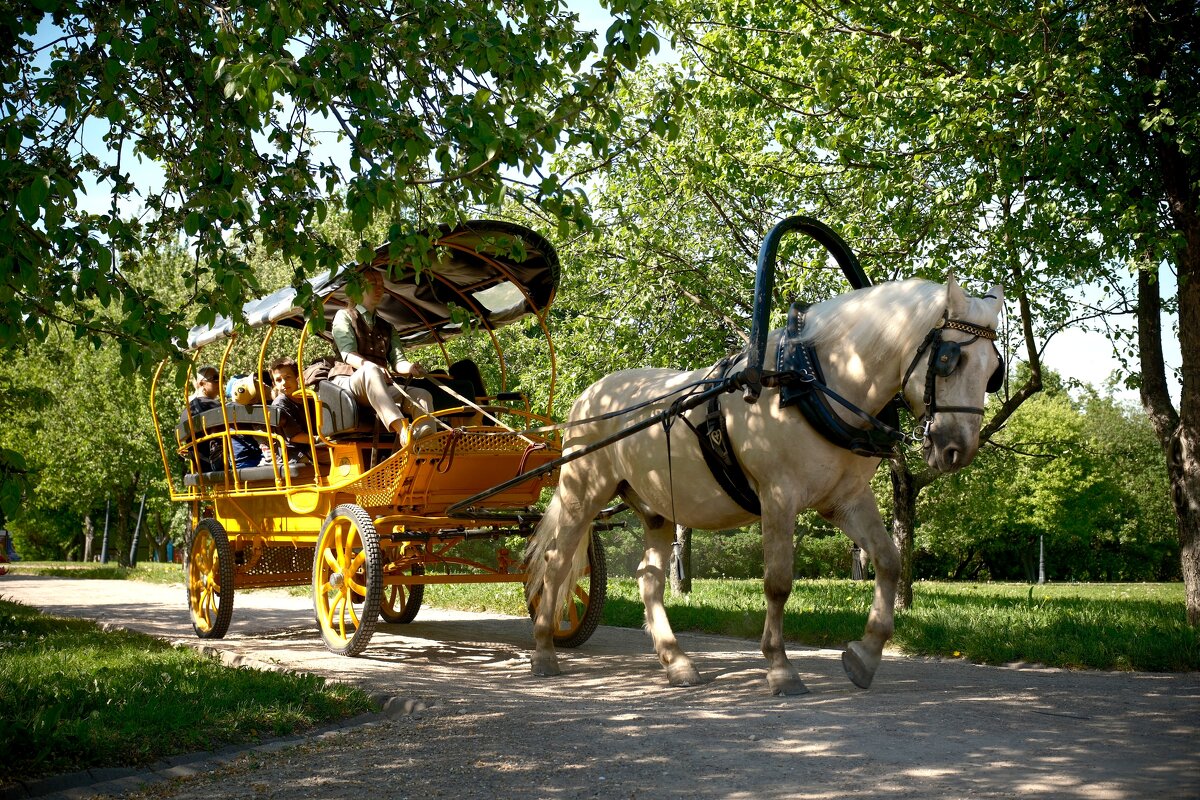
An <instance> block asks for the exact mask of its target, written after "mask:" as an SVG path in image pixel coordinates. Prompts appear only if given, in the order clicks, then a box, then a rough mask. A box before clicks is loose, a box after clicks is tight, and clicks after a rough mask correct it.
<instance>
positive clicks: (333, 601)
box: [313, 503, 383, 656]
mask: <svg viewBox="0 0 1200 800" xmlns="http://www.w3.org/2000/svg"><path fill="white" fill-rule="evenodd" d="M381 560H382V559H381V558H380V555H379V534H378V533H376V531H375V524H374V523H373V522H371V517H370V516H369V515H368V514H367V512H366V511H364V510H363V509H362V508H361V507H360V506H356V505H352V504H349V503H347V504H344V505H340V506H338V507H337V508H335V509H334V510H333V512H332V513H331V514H330V515H329V516H328V517H327V518H326V520H325V524H324V526H323V527H322V528H321V533H320V535H319V536H318V537H317V547H316V553H315V554H314V558H313V602H314V604H315V607H316V612H317V624H318V625H319V626H320V628H321V638H322V639H323V640H324V641H325V648H326V649H327V650H329V651H330V652H332V653H337V654H339V655H343V656H356V655H358V654H359V653H361V652H362V651H363V650H364V649H365V648H366V646H367V643H368V642H369V641H371V635H372V634H374V633H375V625H376V623H377V622H378V621H379V607H380V604H381V603H382V602H383V574H382V573H383V570H382V564H381Z"/></svg>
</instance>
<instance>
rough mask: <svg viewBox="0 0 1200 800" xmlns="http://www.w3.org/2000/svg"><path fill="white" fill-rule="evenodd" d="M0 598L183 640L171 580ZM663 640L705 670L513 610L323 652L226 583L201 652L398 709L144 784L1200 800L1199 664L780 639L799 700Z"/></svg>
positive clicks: (20, 592) (177, 591)
mask: <svg viewBox="0 0 1200 800" xmlns="http://www.w3.org/2000/svg"><path fill="white" fill-rule="evenodd" d="M0 596H3V597H5V598H7V599H11V600H16V601H18V602H23V603H26V604H29V605H33V606H37V607H39V608H42V609H45V610H46V611H48V612H51V613H55V614H59V615H65V616H79V617H88V618H92V619H96V620H101V621H105V622H108V623H113V624H118V625H122V626H126V627H129V628H132V629H135V630H140V631H144V632H147V633H151V634H154V635H158V636H162V637H165V638H167V639H171V640H175V641H180V642H187V643H190V644H193V645H195V644H197V643H198V640H196V639H195V638H194V637H193V636H192V632H191V626H190V623H189V622H188V618H187V611H186V606H185V601H184V596H183V589H182V588H181V587H180V586H158V585H150V584H143V583H135V582H125V581H70V580H64V579H53V578H35V577H28V576H21V575H9V576H6V577H4V578H2V579H0ZM679 638H680V641H681V644H682V645H683V647H684V648H685V649H687V650H688V651H689V652H691V653H692V654H693V655H694V656H695V657H696V661H697V664H698V666H699V668H700V670H701V672H702V673H703V674H704V675H705V677H706V678H707V679H708V680H709V682H708V683H706V684H705V685H703V686H700V687H696V688H692V689H670V688H668V687H667V685H666V681H665V678H664V675H663V673H662V670H661V669H660V668H659V667H658V665H657V662H656V660H655V658H654V656H653V653H652V651H651V648H650V643H649V639H648V637H647V636H646V634H645V633H643V632H642V631H636V630H627V629H618V628H608V627H601V628H600V629H599V630H598V631H597V632H596V634H595V635H594V636H593V638H592V639H591V640H590V641H589V642H587V643H586V644H585V645H584V646H583V647H581V648H579V649H577V650H575V651H563V652H562V653H560V658H561V659H562V663H563V668H564V674H563V675H562V676H561V677H559V678H556V679H549V680H543V679H535V678H533V677H532V676H531V675H530V673H529V667H528V654H529V646H530V639H531V626H530V623H529V621H528V620H526V619H521V618H513V617H503V616H497V615H486V614H468V613H462V612H447V611H438V610H433V609H422V611H421V614H420V616H419V617H418V618H417V621H416V622H414V623H412V624H410V625H381V626H380V629H379V631H378V632H377V633H376V634H375V637H374V638H373V639H372V642H371V645H370V647H368V648H367V650H366V652H365V653H364V655H363V656H361V657H359V658H342V657H338V656H334V655H331V654H329V653H327V652H325V650H324V649H323V648H322V646H321V643H320V638H319V636H318V634H317V631H316V628H315V622H314V621H313V613H312V608H311V605H310V601H309V600H307V599H305V598H298V597H292V596H290V595H288V594H286V593H284V592H281V591H256V592H243V593H240V594H239V595H238V596H237V598H236V601H235V610H234V615H233V624H232V625H231V627H230V631H229V635H228V636H227V637H226V638H225V639H222V640H219V641H214V642H211V643H206V646H209V647H211V648H213V650H214V651H215V652H219V653H220V654H222V655H223V656H224V657H225V658H226V659H227V660H229V661H231V662H236V661H237V660H239V659H242V660H245V662H246V663H251V664H275V665H279V666H281V667H284V668H289V669H298V670H304V671H309V672H314V673H318V674H322V675H326V676H329V677H332V678H337V679H342V680H349V681H353V682H355V683H357V684H359V685H361V686H362V687H363V688H364V689H366V690H367V691H369V692H374V693H382V694H385V695H389V696H394V697H396V698H397V700H396V701H395V702H394V703H393V705H392V707H391V710H392V711H393V712H398V713H399V716H397V715H395V714H389V715H384V716H382V717H379V718H377V719H376V720H375V722H374V723H373V724H372V725H370V726H367V727H364V728H361V731H362V733H361V734H355V733H350V734H346V735H342V736H337V737H334V738H332V739H329V738H328V737H326V739H322V740H320V741H311V740H310V741H307V742H306V743H305V744H303V745H300V746H297V747H291V748H290V749H279V748H278V747H272V748H271V750H270V751H269V752H268V751H261V750H260V751H256V752H251V753H249V754H248V755H246V756H244V757H243V758H242V759H239V760H237V761H235V762H233V763H230V764H228V765H226V766H223V767H219V768H213V769H212V770H205V771H206V772H211V774H209V775H207V776H206V777H205V778H204V779H202V780H200V779H193V780H191V781H188V782H184V783H180V784H178V785H172V786H169V787H158V788H156V789H155V792H154V796H155V797H177V798H189V797H196V798H206V800H209V799H210V798H212V797H214V796H218V797H273V798H292V797H295V798H301V797H311V796H313V794H321V795H322V796H326V797H350V796H355V797H361V796H364V795H370V796H374V795H378V794H384V795H386V796H395V797H402V796H403V797H407V796H412V797H438V796H452V797H456V798H467V800H471V799H473V798H479V799H480V800H482V798H494V797H549V798H578V797H623V798H629V797H649V796H651V795H653V796H654V797H655V798H663V797H667V798H673V797H680V798H683V797H687V798H689V799H690V798H793V797H794V798H840V797H845V796H848V795H854V796H855V797H858V798H862V797H866V798H929V797H966V796H971V797H988V798H1010V797H1065V798H1144V797H1153V798H1156V799H1158V798H1189V799H1191V800H1195V798H1197V797H1200V759H1198V758H1197V755H1198V752H1197V751H1198V750H1200V675H1198V674H1195V673H1188V674H1149V673H1108V672H1070V671H1064V670H1054V669H1008V668H997V667H984V666H978V665H974V664H969V663H964V662H961V661H940V660H936V659H920V658H904V657H900V656H895V655H888V656H886V657H885V659H884V663H883V666H882V667H881V668H880V670H879V673H878V675H877V677H876V680H875V684H874V686H873V687H872V688H871V689H870V690H869V691H866V692H863V691H860V690H858V689H855V688H854V687H853V685H851V684H850V682H849V681H848V680H847V679H846V677H845V675H844V673H843V672H842V669H841V664H840V658H839V653H838V652H837V651H833V650H824V649H815V648H801V647H792V648H790V652H791V654H792V657H793V661H794V663H795V664H796V666H797V668H798V669H799V670H800V672H801V675H802V676H803V677H804V679H805V681H806V682H807V683H808V685H809V688H810V689H812V694H810V695H807V696H804V697H793V698H778V697H772V696H770V695H769V694H768V693H767V688H766V681H765V678H764V669H763V667H764V663H763V659H762V656H761V654H760V653H758V652H757V643H756V642H751V641H746V640H742V639H733V638H727V637H719V636H705V635H692V634H681V635H680V637H679ZM128 786H129V784H127V783H126V784H121V785H120V786H119V787H118V788H120V789H126V788H128ZM97 788H98V789H103V788H104V787H97ZM86 794H87V793H86V792H81V791H78V790H77V791H75V792H74V793H71V794H69V795H68V796H86Z"/></svg>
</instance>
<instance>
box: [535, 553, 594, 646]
mask: <svg viewBox="0 0 1200 800" xmlns="http://www.w3.org/2000/svg"><path fill="white" fill-rule="evenodd" d="M607 596H608V569H607V567H606V566H605V563H604V545H602V544H601V543H600V537H599V536H597V535H596V534H595V533H592V539H591V541H590V542H589V543H588V566H587V569H586V570H584V572H583V574H582V575H580V576H579V578H578V580H576V582H575V586H574V587H572V590H571V592H570V594H569V595H568V597H567V598H565V599H564V600H563V604H562V608H561V609H560V610H559V613H558V618H557V622H556V624H555V626H554V644H555V646H556V647H578V646H579V645H581V644H583V643H584V642H586V641H587V640H588V639H590V638H591V636H592V634H593V633H595V632H596V626H597V625H599V624H600V617H601V616H602V615H603V614H604V601H605V599H606V598H607ZM540 604H541V595H540V594H539V595H538V596H537V597H535V598H534V599H533V601H532V602H531V603H530V604H529V615H530V616H531V617H534V618H536V617H537V610H538V606H539V605H540Z"/></svg>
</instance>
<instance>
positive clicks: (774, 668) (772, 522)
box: [762, 512, 808, 694]
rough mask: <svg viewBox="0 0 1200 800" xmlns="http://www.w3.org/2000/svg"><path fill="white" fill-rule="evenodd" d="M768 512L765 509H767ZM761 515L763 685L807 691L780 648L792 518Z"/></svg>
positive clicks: (780, 690) (779, 690)
mask: <svg viewBox="0 0 1200 800" xmlns="http://www.w3.org/2000/svg"><path fill="white" fill-rule="evenodd" d="M768 513H769V512H768ZM777 517H778V515H775V514H773V515H771V517H770V518H768V517H767V516H765V515H764V517H763V521H762V529H763V562H764V566H765V570H764V573H763V591H764V592H765V593H766V596H767V619H766V622H765V623H764V624H763V636H762V651H763V655H764V656H766V658H767V685H768V686H770V687H771V694H808V687H807V686H805V685H804V681H803V680H801V679H800V673H799V672H797V671H796V668H795V667H793V666H792V662H791V661H789V660H788V657H787V653H786V652H785V651H784V649H783V607H784V606H785V605H786V604H787V600H788V597H789V596H790V595H791V593H792V567H793V560H794V557H795V551H796V543H795V542H794V541H793V540H792V532H793V529H794V528H795V517H794V516H791V517H787V518H784V519H779V518H777Z"/></svg>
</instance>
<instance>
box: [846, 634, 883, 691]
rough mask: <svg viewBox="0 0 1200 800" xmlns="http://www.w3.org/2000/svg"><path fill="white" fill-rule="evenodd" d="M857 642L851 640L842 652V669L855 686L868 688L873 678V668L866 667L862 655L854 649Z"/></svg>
mask: <svg viewBox="0 0 1200 800" xmlns="http://www.w3.org/2000/svg"><path fill="white" fill-rule="evenodd" d="M857 644H858V642H851V643H850V646H849V647H847V648H846V651H845V652H844V653H842V669H844V670H846V676H847V677H848V678H850V682H851V683H853V684H854V685H855V686H857V687H858V688H860V689H870V688H871V681H872V680H874V679H875V670H873V669H870V668H868V667H867V664H866V662H865V661H863V659H862V656H860V655H859V654H858V653H857V652H856V651H855V645H857Z"/></svg>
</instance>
